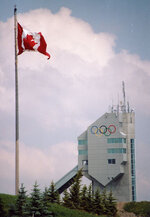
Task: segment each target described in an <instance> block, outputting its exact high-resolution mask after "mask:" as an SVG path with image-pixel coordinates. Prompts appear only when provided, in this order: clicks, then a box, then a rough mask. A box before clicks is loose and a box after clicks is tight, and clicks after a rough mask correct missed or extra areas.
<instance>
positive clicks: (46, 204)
mask: <svg viewBox="0 0 150 217" xmlns="http://www.w3.org/2000/svg"><path fill="white" fill-rule="evenodd" d="M41 202H42V209H41V214H42V216H44V217H46V216H50V214H51V212H50V211H49V207H50V204H49V202H48V189H47V188H45V191H44V192H43V194H42V201H41Z"/></svg>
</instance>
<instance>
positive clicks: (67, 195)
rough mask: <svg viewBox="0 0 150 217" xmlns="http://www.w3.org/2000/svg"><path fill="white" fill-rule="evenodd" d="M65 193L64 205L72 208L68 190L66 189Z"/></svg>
mask: <svg viewBox="0 0 150 217" xmlns="http://www.w3.org/2000/svg"><path fill="white" fill-rule="evenodd" d="M63 195H64V196H63V198H62V199H63V206H65V207H68V208H71V201H70V195H69V193H68V191H67V190H64V192H63Z"/></svg>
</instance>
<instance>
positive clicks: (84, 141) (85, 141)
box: [78, 139, 87, 145]
mask: <svg viewBox="0 0 150 217" xmlns="http://www.w3.org/2000/svg"><path fill="white" fill-rule="evenodd" d="M78 145H87V140H85V139H83V140H78Z"/></svg>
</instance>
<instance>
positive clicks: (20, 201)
mask: <svg viewBox="0 0 150 217" xmlns="http://www.w3.org/2000/svg"><path fill="white" fill-rule="evenodd" d="M81 179H82V170H79V171H78V173H77V175H76V177H75V178H74V182H73V184H72V185H71V187H70V188H69V190H68V191H67V190H65V191H64V192H63V195H62V198H61V199H60V195H59V193H58V191H56V190H55V184H54V182H53V181H52V182H51V184H50V186H49V188H45V190H44V192H42V193H41V191H40V189H39V186H38V184H37V182H35V184H34V186H33V189H32V192H31V194H30V196H27V194H26V193H27V191H26V190H25V187H24V185H23V184H21V187H20V189H19V194H18V196H17V199H16V203H15V205H14V207H11V208H10V209H9V216H11V217H29V216H30V217H31V216H32V217H50V216H54V213H52V212H51V203H57V204H60V205H62V206H65V207H67V208H70V209H78V210H83V211H86V212H89V213H93V214H97V215H107V216H115V215H116V213H117V209H116V201H115V199H114V197H113V195H112V192H111V191H110V192H109V193H106V189H104V190H103V192H100V191H99V190H98V189H97V190H96V192H95V193H92V186H91V185H89V186H88V187H87V186H86V185H84V186H82V185H81ZM4 216H5V215H4V214H3V217H4Z"/></svg>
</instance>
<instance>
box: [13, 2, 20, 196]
mask: <svg viewBox="0 0 150 217" xmlns="http://www.w3.org/2000/svg"><path fill="white" fill-rule="evenodd" d="M17 30H18V28H17V8H16V5H15V7H14V33H15V104H16V109H15V114H16V116H15V117H16V122H15V125H16V126H15V127H16V147H15V148H16V149H15V193H16V195H17V194H18V192H19V99H18V58H17V47H18V46H17Z"/></svg>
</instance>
